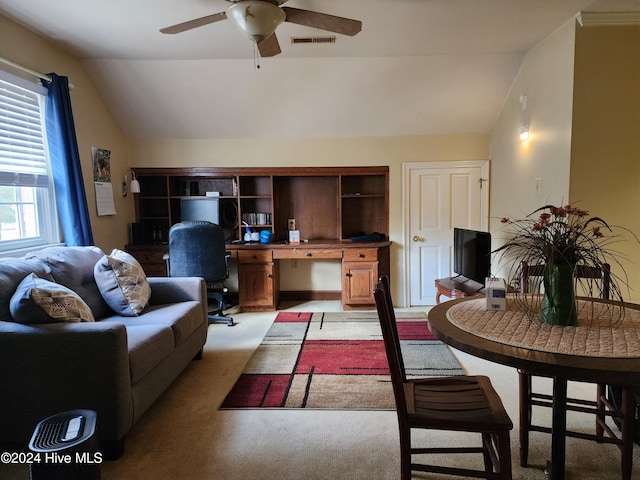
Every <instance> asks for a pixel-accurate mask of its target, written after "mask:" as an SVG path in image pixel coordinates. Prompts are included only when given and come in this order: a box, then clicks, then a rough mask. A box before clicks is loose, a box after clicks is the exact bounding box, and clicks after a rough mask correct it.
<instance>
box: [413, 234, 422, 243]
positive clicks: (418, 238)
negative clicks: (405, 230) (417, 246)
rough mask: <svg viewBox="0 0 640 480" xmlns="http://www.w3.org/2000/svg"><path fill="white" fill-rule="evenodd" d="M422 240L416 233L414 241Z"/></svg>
mask: <svg viewBox="0 0 640 480" xmlns="http://www.w3.org/2000/svg"><path fill="white" fill-rule="evenodd" d="M420 240H422V239H421V238H420V237H419V236H418V235H414V236H413V241H414V242H419V241H420Z"/></svg>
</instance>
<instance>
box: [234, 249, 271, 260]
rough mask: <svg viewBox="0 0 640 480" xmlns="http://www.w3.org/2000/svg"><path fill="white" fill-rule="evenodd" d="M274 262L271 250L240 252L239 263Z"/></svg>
mask: <svg viewBox="0 0 640 480" xmlns="http://www.w3.org/2000/svg"><path fill="white" fill-rule="evenodd" d="M270 262H273V256H272V253H271V250H239V251H238V263H270Z"/></svg>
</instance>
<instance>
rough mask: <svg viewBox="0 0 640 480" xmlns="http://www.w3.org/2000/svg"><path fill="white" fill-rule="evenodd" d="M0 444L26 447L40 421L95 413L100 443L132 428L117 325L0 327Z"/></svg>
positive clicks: (125, 358)
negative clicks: (73, 411) (68, 414)
mask: <svg viewBox="0 0 640 480" xmlns="http://www.w3.org/2000/svg"><path fill="white" fill-rule="evenodd" d="M0 371H2V375H0V391H2V392H3V394H2V395H0V442H16V441H18V442H23V441H28V439H29V438H30V436H31V434H32V433H33V431H34V428H35V426H36V425H37V423H38V422H39V421H41V420H42V419H44V418H46V417H48V416H50V415H53V414H56V413H61V412H64V411H67V410H71V409H75V408H87V409H91V410H95V411H97V412H98V431H99V433H100V437H101V438H103V439H109V440H118V439H120V438H121V437H122V436H123V435H124V433H126V432H127V431H128V430H129V428H130V427H131V425H132V423H133V401H132V398H131V374H130V369H129V355H128V348H127V332H126V329H125V327H124V325H122V324H118V323H116V322H87V323H84V322H83V323H52V324H43V325H22V324H18V323H11V322H0Z"/></svg>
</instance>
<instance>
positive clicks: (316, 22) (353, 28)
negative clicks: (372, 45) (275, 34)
mask: <svg viewBox="0 0 640 480" xmlns="http://www.w3.org/2000/svg"><path fill="white" fill-rule="evenodd" d="M280 8H282V10H284V11H285V13H286V14H287V18H286V19H285V22H291V23H297V24H298V25H304V26H306V27H313V28H319V29H321V30H327V31H329V32H335V33H341V34H343V35H349V36H354V35H355V34H357V33H358V32H359V31H360V30H362V22H361V21H360V20H352V19H350V18H344V17H336V16H335V15H329V14H326V13H319V12H312V11H310V10H301V9H299V8H291V7H280Z"/></svg>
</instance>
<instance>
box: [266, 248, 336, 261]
mask: <svg viewBox="0 0 640 480" xmlns="http://www.w3.org/2000/svg"><path fill="white" fill-rule="evenodd" d="M273 258H281V259H286V258H342V249H333V248H326V249H315V248H304V247H303V248H283V249H275V250H273Z"/></svg>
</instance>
